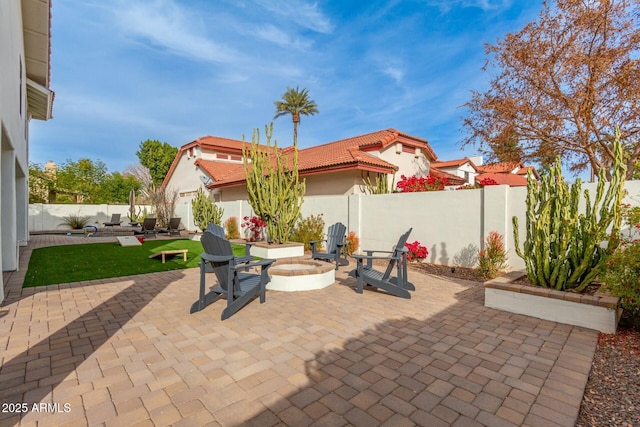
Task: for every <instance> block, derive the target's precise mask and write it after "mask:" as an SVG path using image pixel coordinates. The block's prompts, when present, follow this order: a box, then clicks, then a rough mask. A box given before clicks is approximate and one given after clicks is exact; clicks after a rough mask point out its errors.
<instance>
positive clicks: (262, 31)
mask: <svg viewBox="0 0 640 427" xmlns="http://www.w3.org/2000/svg"><path fill="white" fill-rule="evenodd" d="M254 34H255V35H256V36H258V37H259V38H261V39H263V40H266V41H269V42H271V43H275V44H277V45H279V46H284V47H293V48H295V49H300V50H306V49H308V48H309V47H311V42H310V41H308V40H302V39H292V38H291V37H289V35H288V34H287V33H285V32H284V31H282V30H280V29H279V28H277V27H275V26H274V25H271V24H267V25H265V26H262V27H259V28H257V29H255V30H254Z"/></svg>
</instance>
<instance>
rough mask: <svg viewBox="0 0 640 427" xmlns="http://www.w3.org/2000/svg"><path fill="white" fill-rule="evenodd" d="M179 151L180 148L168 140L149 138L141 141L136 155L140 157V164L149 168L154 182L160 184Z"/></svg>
mask: <svg viewBox="0 0 640 427" xmlns="http://www.w3.org/2000/svg"><path fill="white" fill-rule="evenodd" d="M177 153H178V149H177V148H176V147H173V146H171V145H169V144H168V143H166V142H160V141H158V140H156V139H147V140H146V141H143V142H141V143H140V149H139V150H138V151H136V156H138V159H140V164H141V165H142V166H144V167H146V168H147V169H149V173H150V174H151V179H152V182H153V184H155V185H156V186H159V185H161V184H162V181H163V180H164V177H165V176H166V175H167V172H169V168H170V167H171V163H173V159H174V158H175V157H176V154H177Z"/></svg>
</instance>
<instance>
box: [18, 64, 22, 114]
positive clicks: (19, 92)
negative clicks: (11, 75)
mask: <svg viewBox="0 0 640 427" xmlns="http://www.w3.org/2000/svg"><path fill="white" fill-rule="evenodd" d="M18 97H19V98H20V117H22V57H20V87H19V88H18Z"/></svg>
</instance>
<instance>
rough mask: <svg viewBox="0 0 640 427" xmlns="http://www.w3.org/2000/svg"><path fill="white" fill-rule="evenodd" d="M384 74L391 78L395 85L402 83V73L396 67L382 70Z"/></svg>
mask: <svg viewBox="0 0 640 427" xmlns="http://www.w3.org/2000/svg"><path fill="white" fill-rule="evenodd" d="M382 72H383V73H384V74H386V75H387V76H389V77H391V78H392V79H393V80H395V81H396V83H398V84H400V83H402V78H403V77H404V71H403V70H402V69H400V68H398V67H387V68H385V69H384V70H382Z"/></svg>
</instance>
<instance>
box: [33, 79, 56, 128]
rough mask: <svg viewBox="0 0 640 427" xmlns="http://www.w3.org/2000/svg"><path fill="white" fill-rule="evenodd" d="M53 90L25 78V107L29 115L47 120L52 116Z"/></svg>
mask: <svg viewBox="0 0 640 427" xmlns="http://www.w3.org/2000/svg"><path fill="white" fill-rule="evenodd" d="M53 96H54V93H53V91H51V90H49V89H47V88H46V87H44V86H42V85H41V84H38V83H36V82H34V81H33V80H31V79H29V78H27V109H28V112H29V114H31V117H32V118H34V119H38V120H49V119H51V118H52V117H53V114H52V109H53Z"/></svg>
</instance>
